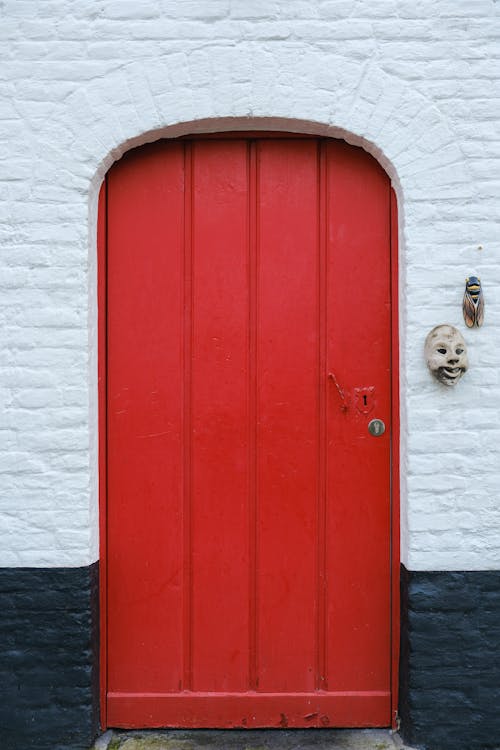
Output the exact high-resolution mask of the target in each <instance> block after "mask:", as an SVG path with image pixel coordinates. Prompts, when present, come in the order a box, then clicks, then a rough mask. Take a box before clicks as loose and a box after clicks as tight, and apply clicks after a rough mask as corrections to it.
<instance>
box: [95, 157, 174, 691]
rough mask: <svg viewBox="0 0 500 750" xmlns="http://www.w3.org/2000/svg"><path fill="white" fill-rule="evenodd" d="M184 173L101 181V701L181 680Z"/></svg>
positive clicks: (139, 162) (122, 174) (137, 168)
mask: <svg viewBox="0 0 500 750" xmlns="http://www.w3.org/2000/svg"><path fill="white" fill-rule="evenodd" d="M183 170H184V167H183V149H182V146H180V145H178V144H169V145H167V146H162V147H160V148H151V149H147V150H144V151H143V152H142V153H140V154H138V153H135V154H131V155H130V156H128V157H127V158H125V159H123V160H122V161H121V162H120V163H119V164H118V165H117V166H116V167H115V168H114V169H113V170H112V171H111V173H110V175H109V178H108V180H109V183H108V198H109V200H108V237H109V238H110V241H109V242H108V267H109V274H108V513H107V534H108V561H107V572H108V578H109V581H110V585H109V588H108V640H109V645H110V651H109V654H110V656H109V677H108V679H109V682H108V685H109V689H110V690H111V691H113V690H115V689H120V690H131V691H135V692H138V691H171V690H178V689H179V685H180V683H181V678H182V651H181V649H182V638H181V629H182V506H181V502H180V499H181V497H182V492H181V481H182V443H181V433H182V372H181V371H180V369H179V361H180V357H181V351H182V350H181V341H182V321H181V304H182V299H181V289H182V285H181V279H182V246H183V179H184V177H183ZM165 643H168V644H169V645H168V648H165Z"/></svg>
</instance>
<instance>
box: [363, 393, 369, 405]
mask: <svg viewBox="0 0 500 750" xmlns="http://www.w3.org/2000/svg"><path fill="white" fill-rule="evenodd" d="M363 403H364V405H365V406H367V404H368V401H367V399H366V394H365V395H364V396H363Z"/></svg>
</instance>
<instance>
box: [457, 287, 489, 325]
mask: <svg viewBox="0 0 500 750" xmlns="http://www.w3.org/2000/svg"><path fill="white" fill-rule="evenodd" d="M462 309H463V313H464V320H465V325H466V326H467V328H474V327H476V328H480V327H481V326H482V325H483V320H484V296H483V288H482V286H481V279H480V278H479V277H478V276H468V277H467V278H466V279H465V292H464V301H463V305H462Z"/></svg>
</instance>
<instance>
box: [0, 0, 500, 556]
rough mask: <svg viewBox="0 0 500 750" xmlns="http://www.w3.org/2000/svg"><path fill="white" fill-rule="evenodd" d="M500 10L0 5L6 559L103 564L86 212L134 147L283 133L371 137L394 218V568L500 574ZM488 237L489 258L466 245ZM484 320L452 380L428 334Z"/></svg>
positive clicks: (339, 1)
mask: <svg viewBox="0 0 500 750" xmlns="http://www.w3.org/2000/svg"><path fill="white" fill-rule="evenodd" d="M499 21H500V2H498V1H497V0H420V2H415V0H275V1H274V2H273V1H272V0H266V1H264V0H197V1H195V0H140V1H139V0H78V2H72V1H71V0H4V1H3V2H2V3H0V38H1V45H0V51H1V52H0V53H1V54H2V57H3V61H2V62H1V64H0V243H1V244H0V247H1V261H2V262H1V271H0V288H1V289H0V291H1V294H0V305H1V310H0V315H1V322H2V324H3V326H2V330H3V333H2V349H1V351H2V358H1V362H0V397H1V400H2V404H3V418H2V422H1V424H0V435H1V438H0V441H1V443H0V446H1V450H0V476H1V496H0V513H1V517H0V564H2V565H12V566H18V565H26V566H53V565H54V566H55V565H70V566H76V565H85V564H88V563H89V562H92V561H94V560H95V559H96V558H97V556H98V533H97V518H98V514H97V459H96V455H97V419H96V415H97V408H96V403H97V399H96V302H95V299H96V278H95V277H96V273H95V269H96V247H95V220H96V200H97V194H98V189H99V185H100V182H101V180H102V178H103V175H104V174H105V172H106V170H107V169H108V168H109V166H110V165H111V164H112V163H113V161H114V160H115V159H117V158H118V157H119V156H120V155H121V154H122V153H123V152H124V151H125V150H126V149H127V148H129V147H130V146H133V145H138V144H140V143H144V142H146V141H151V140H155V139H156V138H158V137H160V136H173V135H178V134H182V133H187V132H193V131H196V130H199V131H203V130H205V131H206V130H227V129H238V128H245V129H248V128H250V127H251V128H252V129H258V128H265V129H266V128H267V129H268V128H270V127H281V128H283V129H285V130H293V131H297V132H310V133H320V134H331V135H335V136H342V137H345V138H346V139H347V140H349V141H350V142H352V143H355V144H359V145H363V146H364V147H365V148H366V149H367V150H368V151H370V152H371V153H373V154H374V155H375V156H376V157H377V158H378V159H379V160H380V161H381V163H382V164H383V166H384V167H385V168H386V169H387V171H388V172H389V174H390V175H391V177H392V179H393V181H394V184H395V186H396V189H397V192H398V197H399V203H400V218H401V242H400V245H401V247H400V254H401V355H402V357H401V359H402V372H401V390H402V412H403V418H402V437H401V442H402V446H401V447H402V477H403V479H402V487H401V505H402V507H401V515H402V547H403V549H402V560H403V562H405V563H406V564H407V565H408V567H410V568H412V569H414V570H418V569H421V570H427V569H429V570H433V569H450V570H453V569H478V570H479V569H487V568H500V544H499V539H500V510H499V508H500V419H499V404H500V301H499V300H500V262H499V250H500V247H499V242H500V220H499V207H500V202H499V198H500V177H499V175H500V81H499V79H500V43H499V38H500V24H499ZM479 247H481V248H482V249H479ZM473 272H477V273H479V274H480V276H481V277H482V279H483V284H484V288H485V295H486V302H487V306H486V322H485V325H484V328H482V329H481V330H479V331H473V332H467V333H466V340H467V342H468V344H469V349H470V363H471V368H470V371H469V373H468V374H467V375H466V377H465V378H464V380H463V381H462V382H461V383H460V384H459V386H458V387H457V388H456V390H454V389H444V388H443V387H441V386H439V385H438V384H437V383H434V382H432V381H431V379H430V378H429V376H428V374H427V371H426V368H425V365H424V363H423V357H422V347H423V341H424V339H425V335H426V333H427V331H428V330H429V329H430V328H431V327H432V326H434V325H435V324H437V323H441V322H449V323H452V324H454V325H458V326H459V327H460V328H462V330H463V329H464V326H463V321H462V317H461V298H462V293H463V286H464V279H465V276H466V275H468V274H470V273H473Z"/></svg>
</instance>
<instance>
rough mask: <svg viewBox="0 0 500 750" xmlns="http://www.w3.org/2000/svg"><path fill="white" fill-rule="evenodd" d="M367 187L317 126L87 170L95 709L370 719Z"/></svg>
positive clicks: (378, 497)
mask: <svg viewBox="0 0 500 750" xmlns="http://www.w3.org/2000/svg"><path fill="white" fill-rule="evenodd" d="M390 204H391V191H390V183H389V179H388V177H387V175H386V174H385V173H384V171H383V170H382V169H381V167H380V166H379V165H378V163H377V162H376V161H375V160H374V159H373V158H372V157H370V156H369V155H368V154H367V153H365V152H364V151H363V150H361V149H358V148H355V147H352V146H349V145H347V144H346V143H344V142H340V141H335V140H329V139H316V138H302V137H300V136H297V137H258V138H257V137H252V136H248V137H247V136H245V135H239V136H228V137H225V138H217V139H210V138H205V139H199V140H184V141H182V140H181V141H161V142H158V143H156V144H153V145H150V146H147V147H143V148H140V149H137V150H135V151H132V152H129V153H128V154H127V155H126V156H125V157H123V158H122V159H121V160H120V161H119V162H118V163H117V164H115V165H114V166H113V168H112V169H111V171H110V173H109V175H108V178H107V208H106V224H107V230H106V235H107V236H106V247H107V321H108V323H107V396H106V399H107V424H106V432H107V508H106V540H105V567H106V577H107V582H106V589H107V600H106V610H107V612H106V623H107V624H106V630H107V633H106V643H105V649H106V654H107V657H106V664H107V679H106V705H105V708H106V710H107V717H108V718H107V724H108V726H121V727H148V726H149V727H152V726H177V727H233V726H245V727H257V726H289V727H307V726H328V725H329V726H387V725H390V723H391V500H390V490H391V487H390V477H391V265H390V264H391V260H390V257H391V254H390V241H391V238H390V231H391V220H390V212H391V206H390ZM373 419H377V420H381V422H379V423H376V425H375V427H372V430H374V434H372V433H370V431H369V423H370V422H371V420H373ZM382 422H383V423H384V424H385V432H383V434H382V429H381V423H382ZM377 425H378V427H377Z"/></svg>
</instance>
